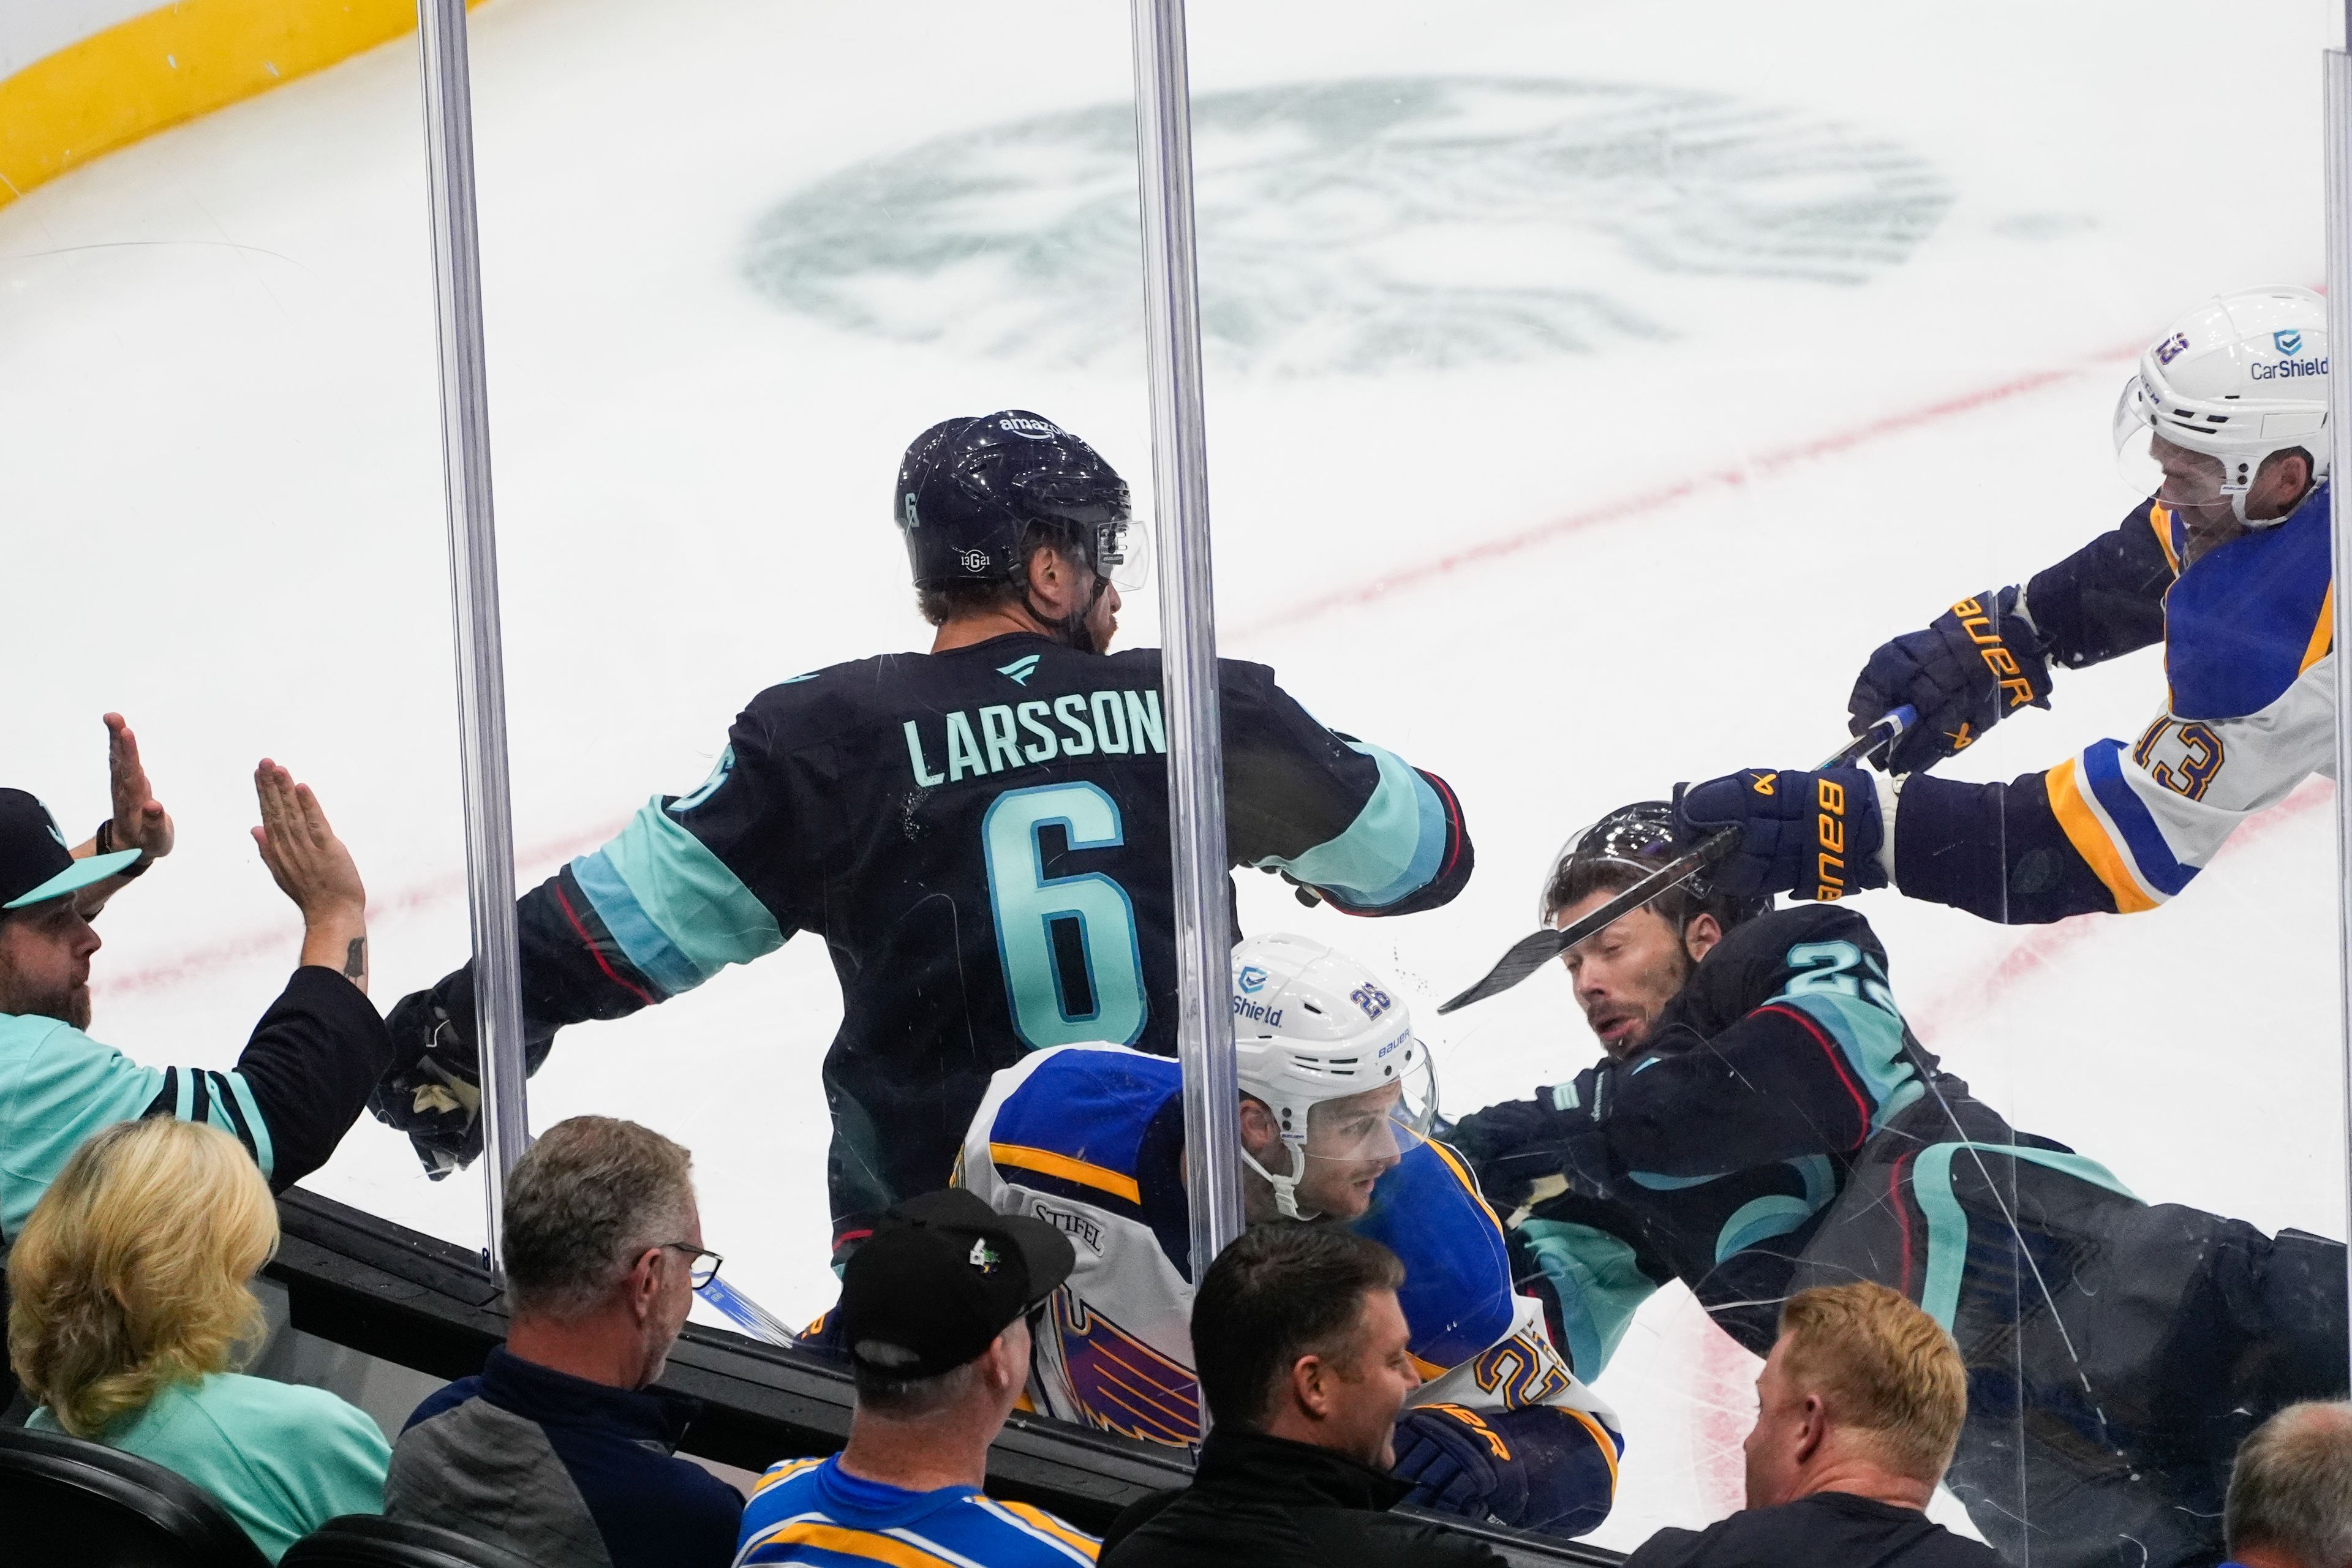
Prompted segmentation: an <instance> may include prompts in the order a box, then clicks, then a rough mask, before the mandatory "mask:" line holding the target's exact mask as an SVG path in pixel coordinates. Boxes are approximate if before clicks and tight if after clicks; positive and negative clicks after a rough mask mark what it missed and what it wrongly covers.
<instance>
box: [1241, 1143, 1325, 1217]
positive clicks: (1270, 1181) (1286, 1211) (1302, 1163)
mask: <svg viewBox="0 0 2352 1568" xmlns="http://www.w3.org/2000/svg"><path fill="white" fill-rule="evenodd" d="M1242 1163H1243V1164H1244V1165H1247V1166H1248V1167H1249V1168H1250V1169H1251V1170H1253V1171H1255V1172H1256V1173H1258V1174H1259V1175H1260V1176H1263V1177H1264V1178H1265V1184H1266V1185H1268V1186H1270V1187H1272V1188H1273V1189H1274V1208H1275V1212H1276V1214H1279V1215H1281V1216H1282V1217H1283V1218H1285V1219H1296V1220H1310V1219H1320V1218H1322V1217H1323V1212H1322V1211H1321V1210H1320V1209H1318V1210H1317V1211H1316V1212H1315V1213H1313V1214H1301V1213H1299V1212H1298V1177H1299V1176H1301V1175H1305V1174H1306V1173H1307V1151H1306V1150H1304V1149H1301V1150H1299V1151H1298V1155H1297V1163H1298V1167H1299V1169H1298V1173H1297V1175H1289V1176H1277V1175H1276V1174H1275V1173H1273V1172H1272V1171H1269V1170H1267V1169H1266V1168H1265V1166H1264V1165H1261V1164H1259V1163H1257V1156H1256V1155H1255V1154H1253V1153H1251V1152H1249V1151H1248V1150H1247V1149H1246V1148H1244V1150H1243V1151H1242Z"/></svg>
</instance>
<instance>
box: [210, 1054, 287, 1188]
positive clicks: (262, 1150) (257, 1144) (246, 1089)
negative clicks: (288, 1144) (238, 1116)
mask: <svg viewBox="0 0 2352 1568" xmlns="http://www.w3.org/2000/svg"><path fill="white" fill-rule="evenodd" d="M221 1077H222V1078H224V1079H226V1080H227V1082H228V1088H229V1092H230V1093H231V1094H234V1095H235V1096H236V1108H237V1110H239V1111H241V1112H242V1113H243V1114H244V1116H245V1125H246V1127H247V1129H248V1130H249V1131H251V1132H252V1133H253V1163H255V1164H257V1165H258V1166H260V1167H261V1174H262V1179H263V1180H265V1181H267V1180H268V1179H269V1178H270V1177H272V1176H275V1175H276V1174H277V1173H278V1151H277V1150H276V1149H275V1148H273V1147H272V1146H271V1144H270V1142H269V1119H268V1117H266V1116H264V1115H262V1114H261V1107H260V1106H259V1105H257V1104H256V1103H255V1102H254V1099H253V1086H252V1085H251V1084H249V1083H247V1082H246V1081H245V1075H244V1074H243V1073H241V1072H227V1073H223V1074H221Z"/></svg>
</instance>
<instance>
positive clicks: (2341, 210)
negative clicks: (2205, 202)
mask: <svg viewBox="0 0 2352 1568" xmlns="http://www.w3.org/2000/svg"><path fill="white" fill-rule="evenodd" d="M2346 29H2347V32H2346V40H2347V47H2352V6H2347V12H2346ZM2325 59H2326V65H2325V77H2326V96H2327V102H2326V114H2325V117H2324V118H2325V122H2326V128H2327V130H2326V135H2327V159H2326V168H2327V351H2328V364H2327V433H2328V447H2329V457H2328V470H2329V473H2330V475H2331V477H2332V479H2333V482H2332V483H2331V484H2330V486H2329V487H2328V497H2329V502H2328V510H2329V511H2330V513H2331V517H2330V524H2331V526H2332V528H2333V530H2334V542H2335V561H2334V571H2335V575H2334V578H2333V581H2334V582H2335V584H2336V593H2335V595H2334V602H2335V606H2336V626H2335V628H2334V637H2335V644H2334V646H2335V653H2336V938H2337V940H2336V994H2337V1003H2338V1006H2339V1008H2340V1009H2341V1011H2340V1014H2339V1018H2340V1023H2341V1026H2342V1030H2343V1039H2342V1045H2343V1050H2342V1053H2341V1059H2342V1062H2343V1068H2344V1091H2345V1121H2344V1145H2345V1148H2346V1151H2347V1194H2346V1199H2347V1208H2346V1220H2347V1224H2352V595H2347V594H2346V593H2345V592H2344V591H2343V584H2345V583H2346V582H2347V581H2352V576H2347V574H2348V573H2352V505H2347V499H2346V494H2345V486H2346V485H2347V482H2352V353H2347V349H2352V54H2348V53H2347V52H2346V50H2344V49H2329V50H2328V51H2327V52H2326V57H2325ZM2347 1267H2352V1265H2347ZM2346 1352H2347V1355H2352V1345H2347V1347H2346Z"/></svg>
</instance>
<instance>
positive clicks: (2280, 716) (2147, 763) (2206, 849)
mask: <svg viewBox="0 0 2352 1568" xmlns="http://www.w3.org/2000/svg"><path fill="white" fill-rule="evenodd" d="M2315 773H2317V774H2320V775H2322V776H2324V777H2328V778H2333V777H2334V776H2335V773H2336V657H2335V655H2333V654H2328V655H2326V656H2323V657H2321V658H2316V659H2315V660H2314V661H2313V662H2312V663H2310V664H2309V665H2308V666H2306V667H2305V668H2304V670H2303V671H2302V672H2301V674H2299V675H2298V676H2296V678H2295V679H2294V682H2293V683H2292V684H2291V685H2289V686H2288V687H2287V689H2285V691H2284V692H2283V693H2281V694H2280V696H2279V697H2278V698H2277V699H2276V700H2273V702H2271V703H2270V704H2269V705H2268V706H2267V707H2265V708H2263V709H2262V710H2259V711H2257V712H2253V713H2249V714H2247V715H2245V716H2244V717H2242V718H2235V719H2193V720H2192V719H2181V718H2178V717H2176V716H2175V715H2174V714H2173V713H2172V711H2171V710H2169V709H2167V710H2165V711H2163V712H2161V713H2158V715H2157V716H2156V719H2155V721H2153V722H2152V723H2150V724H2149V725H2148V727H2147V730H2145V731H2142V732H2141V735H2140V738H2139V739H2138V741H2137V742H2134V743H2133V744H2132V745H2131V746H2130V747H2128V748H2126V746H2125V745H2124V743H2123V742H2120V741H2097V742H2093V743H2092V744H2090V745H2089V746H2086V747H2084V749H2083V751H2082V752H2080V753H2078V754H2077V755H2075V756H2073V757H2070V758H2068V759H2067V760H2066V761H2065V762H2063V763H2060V764H2059V765H2058V766H2057V767H2055V768H2053V769H2052V770H2050V773H2049V774H2048V775H2047V783H2048V788H2049V791H2050V807H2051V810H2052V812H2053V814H2055V816H2057V818H2058V825H2059V826H2060V827H2062V828H2063V829H2064V831H2065V834H2066V837H2067V840H2068V842H2070V843H2071V844H2073V845H2074V850H2075V852H2076V853H2077V854H2079V855H2081V856H2082V857H2083V858H2084V861H2085V862H2086V863H2087V864H2088V865H2089V866H2090V867H2091V868H2092V870H2093V871H2095V873H2096V874H2097V875H2098V878H2099V879H2100V880H2101V881H2102V882H2104V883H2105V884H2106V886H2107V889H2108V891H2109V892H2111V893H2113V894H2114V895H2115V900H2116V909H2117V910H2121V911H2123V912H2125V913H2130V912H2132V911H2135V910H2147V909H2153V908H2155V907H2156V906H2157V905H2158V904H2160V903H2162V902H2164V901H2165V900H2167V899H2169V898H2171V897H2172V896H2173V895H2174V894H2176V893H2178V892H2179V891H2180V890H2181V889H2184V888H2186V887H2187V886H2188V885H2189V880H2190V879H2192V878H2194V877H2195V876H2196V875H2197V873H2198V872H2199V871H2200V870H2202V869H2203V868H2205V867H2206V866H2207V865H2209V864H2210V863H2211V861H2212V858H2213V857H2214V855H2215V854H2216V853H2217V852H2218V851H2219V850H2220V849H2221V845H2222V843H2223V842H2224V841H2225V840H2227V839H2228V837H2230V835H2231V833H2232V832H2234V831H2236V829H2237V826H2238V825H2239V824H2240V823H2242V822H2243V821H2245V820H2246V818H2248V817H2249V816H2253V815H2254V814H2255V813H2256V812H2259V811H2263V810H2265V809H2267V808H2268V807H2271V806H2273V805H2277V804H2278V803H2279V802H2281V801H2283V800H2284V799H2285V798H2286V797H2287V795H2288V793H2289V792H2291V791H2292V790H2293V789H2294V787H2295V785H2297V784H2301V783H2302V782H2303V781H2304V780H2305V779H2307V778H2309V777H2311V776H2312V775H2313V774H2315Z"/></svg>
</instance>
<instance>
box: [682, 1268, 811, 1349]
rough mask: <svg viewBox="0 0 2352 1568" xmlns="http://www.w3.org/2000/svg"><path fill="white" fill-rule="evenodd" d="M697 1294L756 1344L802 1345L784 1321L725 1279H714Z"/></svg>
mask: <svg viewBox="0 0 2352 1568" xmlns="http://www.w3.org/2000/svg"><path fill="white" fill-rule="evenodd" d="M695 1294H696V1295H697V1296H699V1297H700V1298H702V1300H704V1301H706V1302H708V1303H709V1305H710V1306H712V1307H714V1308H716V1309H717V1310H719V1312H721V1313H723V1314H725V1316H726V1317H727V1319H728V1321H730V1322H732V1323H733V1324H734V1325H735V1326H736V1327H737V1328H739V1329H741V1330H742V1331H744V1332H745V1333H747V1334H749V1335H751V1337H752V1338H753V1339H755V1340H765V1341H766V1342H768V1343H770V1344H772V1345H796V1344H798V1343H800V1337H799V1336H798V1335H797V1334H794V1333H793V1331H792V1330H791V1329H789V1328H787V1327H786V1326H785V1325H784V1321H783V1320H782V1318H779V1317H777V1316H776V1315H775V1314H774V1313H773V1312H771V1311H770V1310H768V1309H766V1308H765V1307H762V1306H761V1305H760V1303H759V1302H757V1301H754V1300H751V1297H749V1296H746V1295H745V1294H743V1292H742V1291H740V1290H738V1289H735V1287H734V1286H732V1285H730V1284H729V1283H727V1281H726V1280H724V1279H717V1278H715V1277H714V1278H713V1279H711V1281H710V1283H709V1284H708V1285H705V1286H704V1287H702V1289H699V1290H697V1291H696V1292H695Z"/></svg>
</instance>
